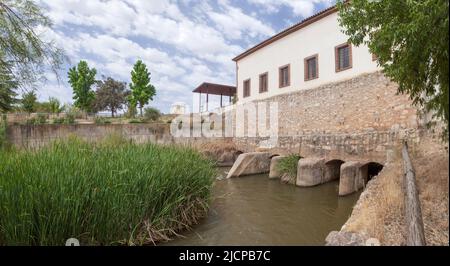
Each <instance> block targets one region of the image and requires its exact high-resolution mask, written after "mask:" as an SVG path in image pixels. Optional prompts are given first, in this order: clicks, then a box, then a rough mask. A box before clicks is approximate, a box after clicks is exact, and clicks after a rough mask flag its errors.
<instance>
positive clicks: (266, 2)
mask: <svg viewBox="0 0 450 266" xmlns="http://www.w3.org/2000/svg"><path fill="white" fill-rule="evenodd" d="M247 1H248V2H250V3H253V4H257V5H259V6H262V7H264V10H265V11H266V12H268V13H276V12H278V11H279V10H280V8H281V7H283V6H286V7H288V8H291V9H292V12H293V13H294V14H295V15H298V16H302V17H303V18H306V17H309V16H311V15H313V14H314V6H315V5H317V4H323V5H325V6H331V5H332V3H333V2H335V1H334V0H277V1H273V0H247Z"/></svg>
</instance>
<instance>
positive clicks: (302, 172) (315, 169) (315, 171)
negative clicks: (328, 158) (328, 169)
mask: <svg viewBox="0 0 450 266" xmlns="http://www.w3.org/2000/svg"><path fill="white" fill-rule="evenodd" d="M324 175H325V160H324V159H316V158H304V159H301V160H300V161H298V168H297V183H296V185H297V186H300V187H312V186H316V185H319V184H322V183H323V182H324Z"/></svg>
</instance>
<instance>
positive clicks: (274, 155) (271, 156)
mask: <svg viewBox="0 0 450 266" xmlns="http://www.w3.org/2000/svg"><path fill="white" fill-rule="evenodd" d="M276 156H280V155H279V154H276V153H274V154H272V155H270V159H272V158H273V157H276Z"/></svg>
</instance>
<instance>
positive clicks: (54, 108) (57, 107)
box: [48, 97, 64, 115]
mask: <svg viewBox="0 0 450 266" xmlns="http://www.w3.org/2000/svg"><path fill="white" fill-rule="evenodd" d="M48 106H49V110H50V112H51V113H52V114H58V115H59V114H60V113H61V112H62V111H63V110H64V106H62V105H61V102H60V101H59V100H58V99H57V98H55V97H50V98H48Z"/></svg>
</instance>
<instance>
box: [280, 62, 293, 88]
mask: <svg viewBox="0 0 450 266" xmlns="http://www.w3.org/2000/svg"><path fill="white" fill-rule="evenodd" d="M279 72H280V73H279V76H280V80H279V81H280V82H279V83H280V88H283V87H287V86H290V85H291V66H290V65H286V66H282V67H280V69H279Z"/></svg>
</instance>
